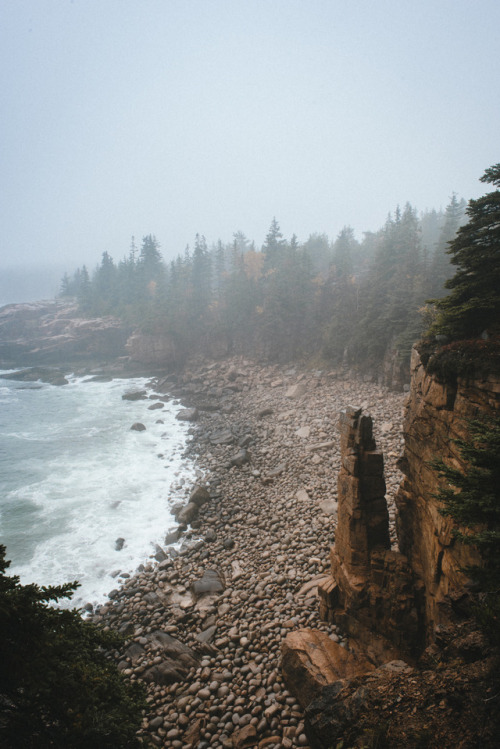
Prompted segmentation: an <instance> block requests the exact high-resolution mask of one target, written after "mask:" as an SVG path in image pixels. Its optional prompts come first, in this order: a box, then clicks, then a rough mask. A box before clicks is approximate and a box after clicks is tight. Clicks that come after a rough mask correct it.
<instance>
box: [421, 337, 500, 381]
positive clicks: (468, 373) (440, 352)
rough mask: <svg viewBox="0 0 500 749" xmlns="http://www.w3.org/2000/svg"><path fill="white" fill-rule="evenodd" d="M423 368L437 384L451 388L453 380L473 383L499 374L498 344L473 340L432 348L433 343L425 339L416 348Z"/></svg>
mask: <svg viewBox="0 0 500 749" xmlns="http://www.w3.org/2000/svg"><path fill="white" fill-rule="evenodd" d="M418 350H419V353H420V357H421V360H422V363H423V365H424V366H425V368H426V370H427V372H428V373H429V374H432V375H435V376H436V377H437V379H438V380H439V381H440V382H443V383H449V384H454V383H456V380H457V377H462V378H465V379H474V378H477V377H481V376H484V375H488V374H492V373H496V374H499V373H500V341H498V340H493V341H485V340H483V339H482V338H473V339H472V340H466V341H453V343H448V344H446V345H444V346H441V347H439V348H436V342H435V341H434V340H433V339H430V338H426V339H424V340H423V341H420V342H419V344H418Z"/></svg>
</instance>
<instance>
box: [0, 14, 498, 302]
mask: <svg viewBox="0 0 500 749" xmlns="http://www.w3.org/2000/svg"><path fill="white" fill-rule="evenodd" d="M499 28H500V3H499V2H498V0H420V2H418V3H415V2H414V1H413V0H412V1H411V2H410V1H409V0H408V1H407V0H0V95H1V108H0V118H1V119H0V123H1V131H0V132H1V138H0V180H1V184H0V221H1V231H0V302H5V301H23V299H22V298H20V296H22V295H23V294H24V295H25V296H28V295H31V296H33V295H34V296H36V294H37V291H38V290H37V289H36V282H35V281H36V278H38V279H39V280H40V283H41V282H42V277H43V273H42V269H44V268H45V269H46V268H47V267H49V266H50V267H54V269H56V268H57V271H58V272H59V271H60V270H62V271H63V270H67V271H68V272H69V273H71V272H73V270H74V269H75V268H76V267H77V266H81V265H83V264H86V265H87V266H88V267H89V268H93V267H94V266H95V265H96V264H97V263H98V262H99V260H100V258H101V255H102V253H103V252H104V251H107V252H108V253H109V254H110V255H111V256H112V257H113V258H114V259H115V260H116V261H118V260H120V259H121V258H122V257H123V256H125V255H127V254H128V252H129V247H130V242H131V237H132V236H135V238H136V242H137V243H138V244H140V241H141V239H142V237H143V236H145V235H147V234H154V235H155V236H156V238H157V239H158V241H159V243H160V247H161V251H162V253H163V255H164V257H165V258H166V259H172V258H174V257H176V256H177V255H178V254H179V253H183V252H184V248H185V247H186V245H187V244H188V243H189V244H191V245H192V244H193V241H194V237H195V234H196V233H199V234H203V235H205V237H206V239H207V241H208V243H209V244H210V243H212V242H216V241H217V240H218V239H222V241H224V242H229V241H231V239H232V235H233V233H234V232H236V231H242V232H244V233H245V234H246V235H247V237H248V238H249V239H252V240H255V242H256V245H257V247H259V246H261V244H262V243H263V241H264V238H265V235H266V233H267V231H268V228H269V225H270V223H271V220H272V219H273V217H276V219H277V220H278V222H279V224H280V226H281V230H282V232H283V234H284V236H285V237H287V238H290V237H291V236H292V234H294V233H295V234H296V235H297V237H298V239H299V241H305V240H306V239H307V238H308V236H309V235H310V234H311V233H314V232H318V233H326V234H328V235H329V236H330V237H331V238H332V239H334V238H335V237H336V235H337V234H338V232H339V231H340V230H341V229H342V227H343V226H344V225H350V226H352V227H353V228H354V230H355V234H356V236H357V237H358V239H361V238H362V234H363V232H364V231H376V230H377V229H379V228H380V227H381V226H382V225H383V223H384V221H385V219H386V217H387V214H388V213H389V212H390V211H394V209H395V207H396V206H397V205H398V204H399V205H404V204H405V203H406V202H407V201H409V202H410V203H411V204H412V205H413V206H414V207H415V208H417V210H418V211H424V210H426V209H431V208H436V209H439V208H444V207H445V206H446V204H447V203H448V202H449V198H450V195H451V194H452V192H456V193H457V194H458V196H459V197H463V198H465V199H466V200H469V199H470V198H474V197H478V196H479V195H481V194H484V192H486V191H487V186H485V185H483V184H482V183H480V182H479V177H480V176H481V175H482V173H483V172H484V170H485V169H486V168H487V167H488V166H490V165H492V164H494V163H497V162H499V161H500V137H499V136H500V55H499V54H498V29H499ZM20 269H22V270H21V271H20ZM29 269H31V273H32V275H33V274H35V276H36V278H35V281H34V283H35V289H36V290H35V289H33V290H30V291H28V290H26V289H25V290H24V291H21V290H18V291H15V290H14V287H15V283H14V282H12V283H11V282H10V281H9V282H8V284H7V285H10V287H11V288H10V289H9V290H7V291H6V290H5V283H7V281H5V283H4V289H3V291H4V293H3V298H2V291H1V287H2V284H1V278H2V274H3V278H4V279H12V278H14V275H15V274H16V273H17V277H18V278H19V275H20V274H21V275H22V274H25V275H26V277H27V276H28V275H29ZM13 274H14V275H13ZM59 278H60V276H59ZM32 280H33V279H32ZM7 297H8V298H7Z"/></svg>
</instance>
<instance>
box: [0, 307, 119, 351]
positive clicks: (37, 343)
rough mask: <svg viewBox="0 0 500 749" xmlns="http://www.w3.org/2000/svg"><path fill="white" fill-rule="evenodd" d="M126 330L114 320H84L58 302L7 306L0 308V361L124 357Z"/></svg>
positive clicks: (75, 309)
mask: <svg viewBox="0 0 500 749" xmlns="http://www.w3.org/2000/svg"><path fill="white" fill-rule="evenodd" d="M127 335H128V331H127V330H126V329H125V328H124V326H123V324H122V323H121V322H120V321H119V320H117V319H116V318H114V317H111V316H105V317H98V318H93V319H90V320H86V319H84V318H82V317H81V316H80V314H79V312H78V308H77V305H76V304H74V303H68V302H62V301H59V300H58V301H48V302H33V303H27V304H9V305H7V306H5V307H3V308H2V309H0V362H1V363H2V366H9V364H10V363H11V362H14V363H15V364H16V365H19V364H26V365H31V364H40V363H43V364H58V363H60V362H69V361H76V360H91V359H97V358H99V359H101V358H105V359H110V358H114V357H119V356H123V355H125V354H126V351H125V343H126V340H127Z"/></svg>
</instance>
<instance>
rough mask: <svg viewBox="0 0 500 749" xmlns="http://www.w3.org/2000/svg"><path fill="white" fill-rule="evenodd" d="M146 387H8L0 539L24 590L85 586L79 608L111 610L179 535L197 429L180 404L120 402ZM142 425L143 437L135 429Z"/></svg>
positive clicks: (1, 420) (0, 464)
mask: <svg viewBox="0 0 500 749" xmlns="http://www.w3.org/2000/svg"><path fill="white" fill-rule="evenodd" d="M0 377H1V373H0ZM146 387H147V381H146V380H145V379H144V378H135V379H128V380H124V379H114V380H112V381H110V382H90V381H88V380H86V379H85V378H82V377H74V376H72V377H70V378H69V384H68V385H66V386H63V387H54V386H51V385H46V384H41V383H36V384H33V383H23V382H18V381H7V380H2V379H0V492H1V494H0V535H1V540H2V543H3V544H5V545H6V546H7V558H8V559H11V560H12V566H11V572H12V573H14V574H17V575H19V576H20V577H21V581H22V582H23V583H28V582H37V583H39V584H42V585H50V584H59V583H62V582H67V581H69V580H78V581H79V582H80V586H81V587H80V588H79V589H78V590H77V592H76V594H75V596H74V598H73V600H72V603H71V605H76V606H81V605H83V604H85V603H86V602H92V603H96V602H99V601H102V600H103V599H104V598H105V596H106V595H107V593H108V592H109V591H110V590H111V588H113V587H116V584H117V582H116V579H115V578H116V577H117V574H118V575H119V574H131V573H133V572H134V571H135V570H136V569H137V567H138V565H140V564H141V563H144V562H146V561H147V560H148V559H149V557H150V556H151V555H152V554H154V552H155V546H156V544H159V545H160V546H161V545H162V544H163V541H164V538H165V534H166V533H167V532H168V531H169V530H171V529H172V528H173V527H174V525H175V522H174V519H173V517H172V515H171V507H172V505H173V504H174V503H178V502H179V501H181V500H183V499H184V498H185V495H186V493H187V491H188V490H189V487H190V486H191V484H192V483H193V482H194V480H195V471H194V466H193V465H192V463H191V462H189V461H188V460H186V459H185V458H184V457H183V453H184V449H185V446H186V440H187V437H188V435H187V429H188V426H187V425H186V424H184V423H182V422H179V421H177V420H176V419H175V414H176V412H177V410H178V408H179V407H178V406H175V405H174V404H173V403H172V402H171V401H169V402H166V403H165V404H164V407H163V408H162V409H161V410H160V409H158V410H149V408H148V406H149V405H151V404H152V403H153V402H154V401H152V400H137V401H129V400H123V399H122V395H123V394H124V393H126V392H127V391H129V390H139V389H145V388H146ZM149 392H152V391H151V390H149ZM138 421H139V422H141V423H143V424H144V425H145V427H146V429H145V431H143V432H137V431H133V430H131V429H130V427H131V425H132V424H133V423H134V422H138ZM118 539H123V542H118V543H117V541H118Z"/></svg>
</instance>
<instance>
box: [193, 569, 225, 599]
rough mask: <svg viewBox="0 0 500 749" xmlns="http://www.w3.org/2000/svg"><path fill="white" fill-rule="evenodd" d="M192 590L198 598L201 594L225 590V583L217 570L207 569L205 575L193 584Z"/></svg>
mask: <svg viewBox="0 0 500 749" xmlns="http://www.w3.org/2000/svg"><path fill="white" fill-rule="evenodd" d="M191 590H192V592H193V595H194V596H195V597H196V598H199V597H200V596H203V595H207V594H212V593H222V591H223V590H224V583H223V581H222V578H221V576H220V574H219V572H217V570H205V572H204V574H203V577H201V578H200V579H199V580H195V582H194V583H193V584H192V585H191Z"/></svg>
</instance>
